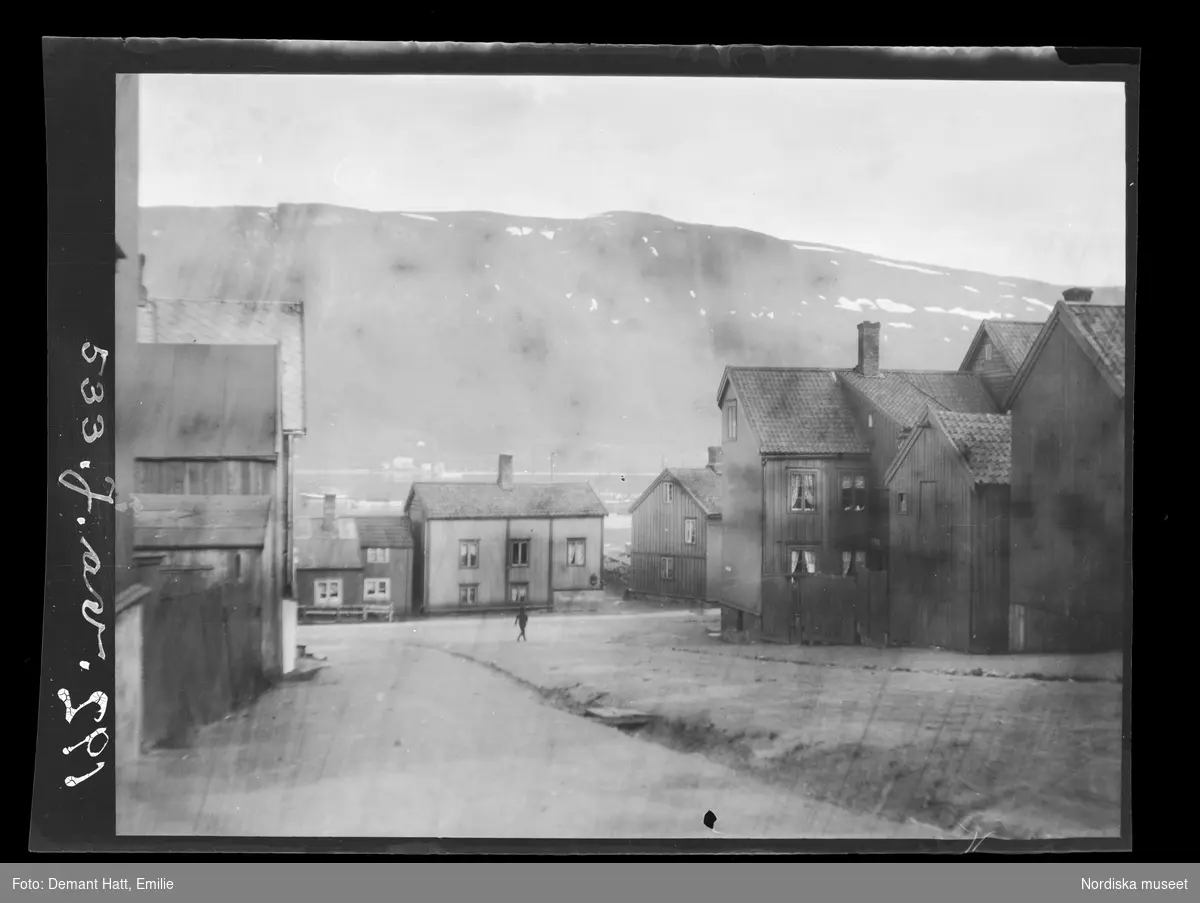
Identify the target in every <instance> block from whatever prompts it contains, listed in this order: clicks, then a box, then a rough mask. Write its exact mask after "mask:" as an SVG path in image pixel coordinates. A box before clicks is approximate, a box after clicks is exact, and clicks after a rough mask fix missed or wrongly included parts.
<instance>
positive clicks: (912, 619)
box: [885, 408, 1012, 653]
mask: <svg viewBox="0 0 1200 903" xmlns="http://www.w3.org/2000/svg"><path fill="white" fill-rule="evenodd" d="M1011 440H1012V430H1011V420H1010V418H1009V417H1007V416H1006V415H1003V414H960V413H957V412H953V411H941V410H937V409H935V408H930V409H929V410H928V411H927V412H926V414H925V416H924V417H922V418H921V420H920V422H918V424H917V426H916V427H915V429H914V430H913V431H912V433H911V434H910V435H909V437H908V439H906V440H905V442H904V445H902V446H901V447H900V452H899V453H898V454H897V455H896V460H895V461H894V462H893V463H892V466H891V467H890V468H889V469H888V472H887V475H886V478H885V479H886V485H887V487H888V489H889V494H890V496H891V497H892V499H893V500H894V501H895V510H894V512H893V516H892V518H891V542H890V556H889V561H890V564H889V569H888V585H889V596H890V598H889V612H888V615H889V617H888V622H889V642H891V643H893V644H895V645H914V646H936V647H940V648H943V649H951V650H954V651H956V652H977V653H1002V652H1007V651H1008V602H1009V598H1008V579H1009V470H1010V443H1011Z"/></svg>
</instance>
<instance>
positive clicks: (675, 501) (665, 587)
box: [629, 446, 721, 602]
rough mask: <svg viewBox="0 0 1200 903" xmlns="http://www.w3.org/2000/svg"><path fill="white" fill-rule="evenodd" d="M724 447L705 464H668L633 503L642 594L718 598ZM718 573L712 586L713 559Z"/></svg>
mask: <svg viewBox="0 0 1200 903" xmlns="http://www.w3.org/2000/svg"><path fill="white" fill-rule="evenodd" d="M720 462H721V448H720V446H716V447H713V448H710V449H709V450H708V466H707V467H696V468H692V467H668V468H666V469H665V470H663V472H662V473H661V474H659V475H658V477H657V478H656V479H655V480H654V482H652V483H651V484H650V485H649V486H648V487H646V491H645V492H643V493H642V494H641V495H640V496H639V497H638V498H637V499H636V500H635V501H634V502H633V504H631V505H630V506H629V513H630V515H631V521H632V528H631V543H630V546H631V556H630V558H631V560H630V565H631V569H632V578H631V581H630V585H629V589H630V590H631V591H632V592H633V593H634V594H636V595H639V596H651V597H661V598H667V599H681V600H688V601H698V602H705V601H708V600H710V599H712V600H715V599H716V596H717V587H718V586H719V585H720V584H719V575H720V568H719V564H718V562H720V560H721V548H720V533H719V531H717V530H716V529H714V526H715V525H716V524H717V523H718V522H719V521H720V519H721V507H720V506H721V464H720ZM710 556H711V558H712V561H713V568H712V571H713V574H714V576H716V578H717V579H715V580H714V581H713V582H712V586H711V591H710V588H709V560H710Z"/></svg>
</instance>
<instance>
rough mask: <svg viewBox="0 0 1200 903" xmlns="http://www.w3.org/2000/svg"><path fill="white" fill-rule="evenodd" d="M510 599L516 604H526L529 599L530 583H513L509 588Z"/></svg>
mask: <svg viewBox="0 0 1200 903" xmlns="http://www.w3.org/2000/svg"><path fill="white" fill-rule="evenodd" d="M508 599H509V601H510V602H512V603H513V604H514V605H524V604H525V603H526V602H528V601H529V584H528V583H513V584H511V585H510V586H509V588H508Z"/></svg>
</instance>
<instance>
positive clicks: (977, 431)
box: [884, 406, 1012, 486]
mask: <svg viewBox="0 0 1200 903" xmlns="http://www.w3.org/2000/svg"><path fill="white" fill-rule="evenodd" d="M916 425H917V426H918V427H924V428H926V429H933V430H937V431H938V432H939V433H940V434H941V435H942V436H943V438H944V439H945V440H946V441H947V442H949V443H950V445H951V447H952V448H954V450H955V452H957V454H958V457H959V459H960V461H961V462H962V463H963V465H964V466H965V467H966V469H967V471H968V472H969V473H970V474H971V476H972V478H973V479H974V481H975V482H976V483H981V484H989V485H1000V486H1007V485H1008V483H1009V479H1010V474H1011V472H1012V417H1010V416H1009V415H1008V414H964V413H960V412H958V411H941V410H937V409H936V408H933V407H932V406H931V407H930V408H929V409H927V410H926V411H925V412H923V413H922V415H921V417H920V418H919V419H918V421H917V424H916ZM920 438H921V429H919V428H918V429H914V430H913V431H912V434H911V435H910V436H909V437H908V438H907V439H906V440H904V444H903V445H901V446H900V450H899V451H898V452H897V453H896V457H895V459H894V460H893V461H892V464H891V466H890V467H888V469H887V473H886V474H885V476H884V482H885V483H890V482H891V481H892V478H893V477H895V475H896V472H897V471H898V470H899V469H900V465H901V463H902V462H903V461H904V459H905V458H906V457H907V456H908V453H909V452H910V451H911V450H912V448H913V446H915V445H916V444H917V442H918V441H920Z"/></svg>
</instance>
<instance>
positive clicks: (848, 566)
mask: <svg viewBox="0 0 1200 903" xmlns="http://www.w3.org/2000/svg"><path fill="white" fill-rule="evenodd" d="M866 569H867V553H866V552H842V576H843V577H853V576H854V575H855V574H857V573H858V572H859V571H865V570H866Z"/></svg>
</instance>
